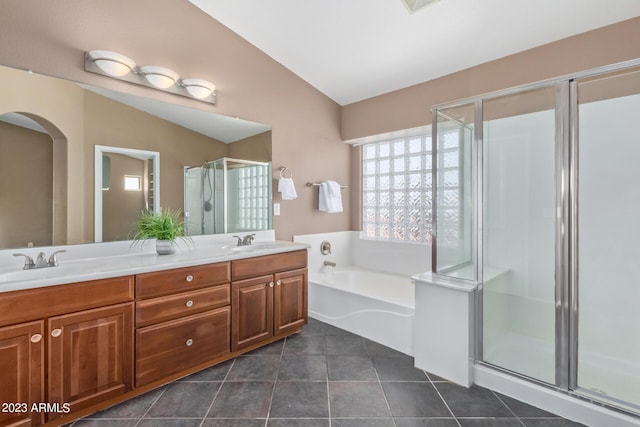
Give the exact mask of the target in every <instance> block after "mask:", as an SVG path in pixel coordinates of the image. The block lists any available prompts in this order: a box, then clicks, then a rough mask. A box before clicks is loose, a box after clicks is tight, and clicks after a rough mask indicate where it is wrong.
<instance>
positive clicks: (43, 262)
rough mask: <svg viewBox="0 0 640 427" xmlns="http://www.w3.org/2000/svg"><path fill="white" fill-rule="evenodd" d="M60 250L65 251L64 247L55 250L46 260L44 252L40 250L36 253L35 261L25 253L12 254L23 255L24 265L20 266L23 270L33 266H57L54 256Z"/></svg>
mask: <svg viewBox="0 0 640 427" xmlns="http://www.w3.org/2000/svg"><path fill="white" fill-rule="evenodd" d="M61 252H67V251H66V250H64V249H62V250H60V251H55V252H54V253H52V254H51V256H50V257H49V259H48V260H47V255H46V254H45V253H44V252H40V253H39V254H38V256H37V257H36V260H35V261H33V258H31V257H30V256H29V255H27V254H13V256H23V257H24V266H23V267H22V269H23V270H32V269H34V268H45V267H57V266H58V258H56V255H57V254H59V253H61Z"/></svg>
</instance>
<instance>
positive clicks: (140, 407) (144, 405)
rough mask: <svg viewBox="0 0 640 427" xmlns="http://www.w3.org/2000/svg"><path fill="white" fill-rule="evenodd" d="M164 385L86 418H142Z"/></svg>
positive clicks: (163, 388)
mask: <svg viewBox="0 0 640 427" xmlns="http://www.w3.org/2000/svg"><path fill="white" fill-rule="evenodd" d="M165 388H166V387H161V388H158V389H155V390H152V391H150V392H148V393H145V394H143V395H141V396H138V397H134V398H133V399H130V400H127V401H125V402H122V403H120V404H118V405H116V406H112V407H111V408H107V409H105V410H103V411H100V412H97V413H95V414H91V415H89V416H88V417H87V418H142V417H143V416H144V414H145V413H146V412H147V410H149V408H150V407H151V405H153V402H155V401H156V400H157V399H158V398H159V397H160V395H161V394H162V393H163V392H164V390H165Z"/></svg>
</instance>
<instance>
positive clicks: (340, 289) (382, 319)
mask: <svg viewBox="0 0 640 427" xmlns="http://www.w3.org/2000/svg"><path fill="white" fill-rule="evenodd" d="M414 301H415V300H414V284H413V282H412V281H411V279H410V278H409V277H408V276H407V277H405V276H398V275H393V274H385V273H378V272H374V271H371V270H365V269H362V268H359V267H353V266H346V267H338V268H333V267H324V268H323V269H322V272H320V273H313V272H311V273H310V274H309V316H310V317H312V318H314V319H317V320H320V321H322V322H325V323H328V324H330V325H333V326H336V327H338V328H341V329H345V330H347V331H349V332H353V333H355V334H358V335H361V336H363V337H365V338H368V339H370V340H372V341H375V342H378V343H380V344H383V345H386V346H387V347H391V348H393V349H395V350H398V351H400V352H402V353H405V354H408V355H413V317H414V307H415V302H414Z"/></svg>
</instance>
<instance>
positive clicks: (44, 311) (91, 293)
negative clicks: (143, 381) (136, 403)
mask: <svg viewBox="0 0 640 427" xmlns="http://www.w3.org/2000/svg"><path fill="white" fill-rule="evenodd" d="M132 300H133V277H119V278H113V279H104V280H95V281H89V282H81V283H72V284H67V285H59V286H50V287H44V288H37V289H29V290H24V291H14V292H7V293H4V294H0V326H2V327H1V328H0V385H1V386H0V398H1V399H2V402H3V403H16V404H25V406H24V407H28V408H27V409H28V410H27V412H26V413H17V412H16V411H13V413H12V414H8V413H2V412H0V425H2V426H4V425H12V426H13V425H17V426H23V425H24V426H30V425H31V426H36V425H39V424H42V423H43V422H44V421H52V420H55V419H56V418H59V417H61V416H63V415H65V414H66V413H68V412H70V411H71V412H73V411H76V410H78V409H81V408H85V407H88V406H91V405H93V404H95V403H99V402H101V401H103V400H106V399H108V398H110V397H114V396H117V395H119V394H122V393H125V392H126V391H129V390H131V389H132V388H133V302H132ZM105 301H107V302H108V303H109V305H107V306H104V304H105ZM5 325H6V326H5ZM45 354H46V358H45ZM45 378H46V379H47V380H46V382H45ZM41 404H42V405H41ZM33 405H36V406H33ZM14 408H15V406H14ZM7 417H8V418H7Z"/></svg>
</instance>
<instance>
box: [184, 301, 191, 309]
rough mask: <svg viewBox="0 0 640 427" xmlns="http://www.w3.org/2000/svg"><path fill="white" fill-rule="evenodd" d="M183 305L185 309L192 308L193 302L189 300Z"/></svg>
mask: <svg viewBox="0 0 640 427" xmlns="http://www.w3.org/2000/svg"><path fill="white" fill-rule="evenodd" d="M184 305H186V306H187V307H193V301H191V300H189V301H187V302H185V303H184Z"/></svg>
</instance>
